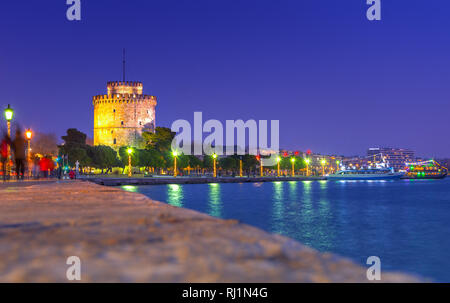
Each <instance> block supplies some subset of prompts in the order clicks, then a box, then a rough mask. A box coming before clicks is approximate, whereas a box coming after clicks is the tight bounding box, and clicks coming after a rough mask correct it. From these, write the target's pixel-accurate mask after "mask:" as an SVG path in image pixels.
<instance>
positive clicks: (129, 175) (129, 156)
mask: <svg viewBox="0 0 450 303" xmlns="http://www.w3.org/2000/svg"><path fill="white" fill-rule="evenodd" d="M127 153H128V177H131V175H132V167H131V154H132V153H133V149H132V148H131V147H129V148H128V149H127Z"/></svg>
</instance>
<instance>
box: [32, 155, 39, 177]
mask: <svg viewBox="0 0 450 303" xmlns="http://www.w3.org/2000/svg"><path fill="white" fill-rule="evenodd" d="M40 161H41V159H40V158H39V156H35V157H34V161H33V176H34V178H35V179H39V174H40V166H39V162H40Z"/></svg>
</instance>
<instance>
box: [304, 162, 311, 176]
mask: <svg viewBox="0 0 450 303" xmlns="http://www.w3.org/2000/svg"><path fill="white" fill-rule="evenodd" d="M309 162H311V160H310V159H309V158H306V159H305V163H306V176H309Z"/></svg>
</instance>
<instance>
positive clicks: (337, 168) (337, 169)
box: [336, 160, 341, 172]
mask: <svg viewBox="0 0 450 303" xmlns="http://www.w3.org/2000/svg"><path fill="white" fill-rule="evenodd" d="M340 163H341V162H340V161H339V160H336V172H338V171H339V164H340Z"/></svg>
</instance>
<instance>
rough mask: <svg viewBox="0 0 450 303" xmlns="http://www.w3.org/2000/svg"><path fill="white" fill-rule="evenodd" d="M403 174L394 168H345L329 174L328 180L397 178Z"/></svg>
mask: <svg viewBox="0 0 450 303" xmlns="http://www.w3.org/2000/svg"><path fill="white" fill-rule="evenodd" d="M403 175H404V173H402V172H395V171H394V170H393V169H392V168H367V169H344V170H339V171H337V172H336V173H334V174H329V175H328V176H327V180H395V179H400V178H401V177H402V176H403Z"/></svg>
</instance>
